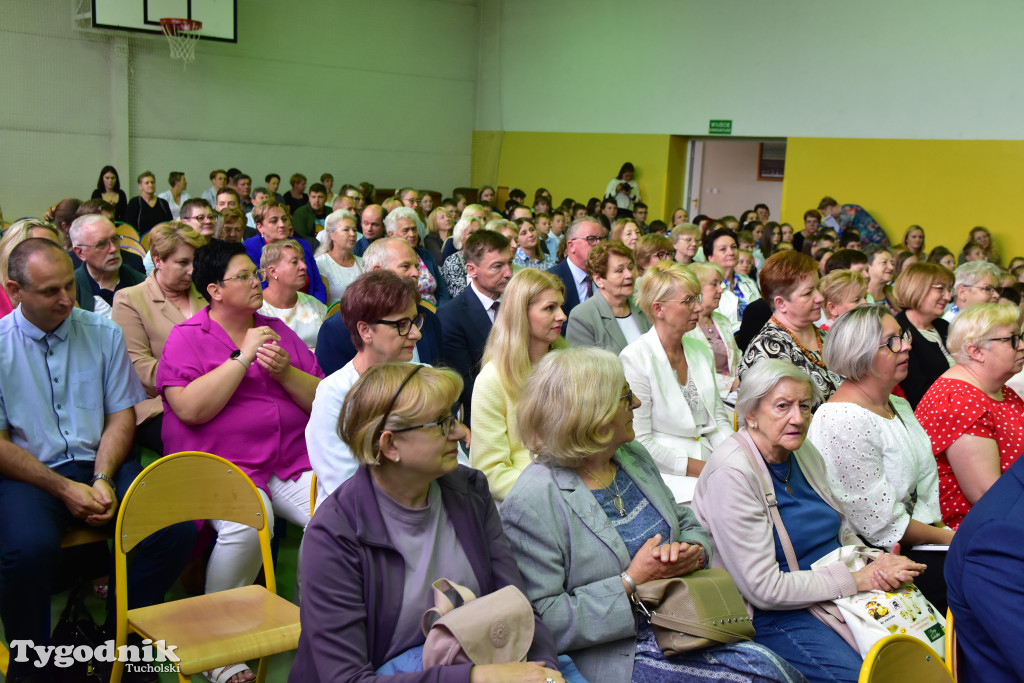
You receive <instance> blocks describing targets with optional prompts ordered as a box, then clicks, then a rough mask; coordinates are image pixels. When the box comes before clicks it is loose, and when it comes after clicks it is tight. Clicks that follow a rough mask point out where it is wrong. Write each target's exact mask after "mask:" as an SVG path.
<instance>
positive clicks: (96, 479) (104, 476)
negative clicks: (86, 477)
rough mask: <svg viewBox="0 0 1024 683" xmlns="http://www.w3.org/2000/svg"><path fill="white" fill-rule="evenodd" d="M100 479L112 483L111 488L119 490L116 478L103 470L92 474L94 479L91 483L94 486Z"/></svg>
mask: <svg viewBox="0 0 1024 683" xmlns="http://www.w3.org/2000/svg"><path fill="white" fill-rule="evenodd" d="M100 479H102V480H103V481H105V482H107V483H108V484H110V488H112V489H114V490H115V491H116V490H117V487H116V486H114V480H113V479H111V478H110V477H108V476H107V475H105V474H103V473H102V472H100V473H99V474H94V475H92V480H91V481H90V482H89V485H90V486H92V485H93V484H95V483H96V482H97V481H99V480H100Z"/></svg>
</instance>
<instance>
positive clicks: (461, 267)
mask: <svg viewBox="0 0 1024 683" xmlns="http://www.w3.org/2000/svg"><path fill="white" fill-rule="evenodd" d="M467 211H468V210H467ZM483 227H484V222H483V220H481V219H480V218H477V217H476V216H471V215H467V212H466V211H464V212H463V215H462V218H460V219H459V222H458V223H456V224H455V228H454V229H453V230H452V236H451V239H450V240H449V243H450V244H453V245H454V247H455V250H454V251H453V252H452V253H451V254H450V255H448V256H447V257H445V260H444V263H443V264H441V277H443V278H444V283H445V285H446V286H447V287H448V294H449V295H450V296H451V297H452V298H453V299H454V298H455V297H457V296H458V295H459V294H462V290H464V289H465V288H466V287H468V286H469V279H468V278H467V277H466V255H465V254H464V253H462V248H463V247H464V246H466V240H467V239H468V238H469V236H470V235H472V234H473V233H474V232H476V231H477V230H480V229H481V228H483Z"/></svg>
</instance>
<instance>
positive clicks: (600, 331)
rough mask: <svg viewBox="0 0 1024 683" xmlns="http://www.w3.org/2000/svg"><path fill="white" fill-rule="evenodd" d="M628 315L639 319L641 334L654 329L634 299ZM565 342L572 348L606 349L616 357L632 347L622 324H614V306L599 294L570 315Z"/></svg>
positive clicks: (573, 310)
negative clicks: (594, 347) (624, 333)
mask: <svg viewBox="0 0 1024 683" xmlns="http://www.w3.org/2000/svg"><path fill="white" fill-rule="evenodd" d="M629 312H630V313H631V314H632V316H633V319H634V320H636V324H637V327H639V328H640V334H643V333H644V332H646V331H647V330H649V329H651V323H650V322H648V320H647V317H646V316H645V315H644V314H643V311H641V310H640V309H639V308H637V307H636V304H634V303H633V301H632V300H630V302H629ZM565 340H566V341H567V342H569V343H570V344H572V345H573V346H596V347H597V348H599V349H606V350H608V351H611V352H612V353H614V354H615V355H616V356H617V355H619V353H621V352H622V349H624V348H626V346H627V345H628V344H629V342H627V341H626V337H625V335H623V334H622V328H620V327H619V323H617V322H616V321H615V314H614V313H612V307H611V305H609V304H608V300H607V299H605V298H604V296H602V295H601V293H600V292H594V296H592V297H590V298H589V299H587V300H586V301H584V302H583V303H581V304H580V305H579V306H577V307H575V308H574V309H572V312H571V313H569V321H568V322H567V323H566V324H565Z"/></svg>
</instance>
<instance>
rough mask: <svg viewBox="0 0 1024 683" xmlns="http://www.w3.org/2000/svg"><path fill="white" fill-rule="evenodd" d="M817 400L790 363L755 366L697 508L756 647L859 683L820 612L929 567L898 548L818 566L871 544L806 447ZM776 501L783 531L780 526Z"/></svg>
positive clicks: (813, 677)
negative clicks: (865, 560)
mask: <svg viewBox="0 0 1024 683" xmlns="http://www.w3.org/2000/svg"><path fill="white" fill-rule="evenodd" d="M819 399H820V394H819V390H818V389H817V388H816V387H815V386H814V384H813V383H812V382H811V380H810V377H808V376H807V374H805V373H804V372H802V371H801V370H800V369H798V368H797V367H796V366H794V365H793V364H792V363H789V362H788V361H784V360H778V359H766V360H763V361H761V362H760V363H758V364H757V365H755V366H753V367H752V368H750V369H749V370H748V371H747V373H746V375H745V376H744V377H743V382H742V383H741V384H740V390H739V397H738V400H737V402H736V411H737V414H738V416H739V421H740V424H741V425H744V428H743V429H741V430H740V431H739V432H738V433H736V434H735V435H733V436H732V437H730V438H728V439H726V440H725V441H724V442H722V443H721V444H720V445H719V446H718V447H717V448H716V449H715V451H714V452H713V453H712V454H711V457H710V459H709V460H708V462H707V464H706V465H705V467H704V471H703V472H702V473H701V475H700V478H699V479H698V481H697V490H696V493H695V496H694V500H693V509H694V512H695V513H696V514H697V518H698V519H699V520H700V522H701V524H702V525H703V526H704V528H705V529H707V530H708V531H709V532H710V534H711V545H712V548H713V555H712V557H713V558H714V559H713V565H714V566H717V567H721V568H723V569H725V570H727V571H728V572H729V574H730V575H731V576H732V578H733V579H734V580H735V581H736V585H737V587H738V588H739V590H740V593H741V594H742V595H743V597H744V599H745V600H746V601H747V603H748V610H750V612H751V616H753V618H754V627H755V629H756V630H757V636H756V637H755V638H754V640H755V642H757V643H760V644H762V645H765V646H767V647H769V648H771V649H772V650H774V651H775V652H777V653H778V654H779V655H781V656H782V657H784V658H785V659H787V660H788V661H789V662H790V663H791V664H793V666H795V667H796V668H797V669H799V670H800V672H801V673H802V674H804V676H806V677H807V680H808V681H811V682H812V683H814V682H817V681H829V682H831V681H851V682H852V681H856V680H857V679H858V676H859V674H860V667H861V657H860V655H859V654H858V652H857V651H856V650H855V649H854V648H853V647H851V646H850V643H851V642H852V639H851V640H847V639H846V638H845V637H844V636H843V635H842V634H841V633H839V632H838V631H834V630H832V629H831V628H830V627H829V626H828V625H826V623H825V622H823V621H821V620H820V617H818V615H819V614H821V615H822V616H824V615H823V611H824V609H825V608H834V606H833V605H832V603H831V600H833V599H835V598H839V597H844V596H849V595H853V594H855V593H858V592H860V591H864V590H870V589H879V590H892V589H895V588H897V587H898V586H899V585H900V584H901V583H902V582H904V581H913V579H914V577H915V576H917V575H918V574H919V573H921V572H923V571H924V570H925V566H924V565H922V564H917V563H915V562H911V561H910V560H908V559H907V558H905V557H903V556H901V555H899V554H898V553H899V544H897V545H896V546H894V547H893V552H892V553H888V554H885V555H882V556H881V557H880V558H879V559H878V560H876V561H875V562H873V563H871V564H870V565H868V566H867V567H865V568H864V569H861V570H859V571H856V572H851V571H850V570H849V569H847V567H846V565H845V564H843V563H834V564H831V565H828V566H826V567H824V568H822V569H814V570H811V569H810V566H811V563H812V562H815V561H816V560H818V559H820V558H821V557H824V556H825V555H827V554H828V553H829V552H831V551H833V550H835V549H837V548H839V547H841V546H844V545H865V544H864V542H863V541H862V540H861V539H859V538H858V537H857V535H856V534H855V533H854V532H853V531H852V530H851V528H850V525H849V523H848V522H847V520H846V518H845V517H844V516H843V514H842V513H841V512H839V509H838V506H837V505H836V503H835V501H834V500H833V499H832V495H831V494H830V493H829V490H828V482H827V479H826V475H825V466H824V463H823V461H822V459H821V455H820V454H819V453H818V451H817V449H815V447H814V446H813V445H812V444H811V443H810V442H809V441H805V438H806V436H807V428H808V427H809V426H810V420H811V406H812V405H816V404H817V402H818V400H819ZM765 491H768V492H769V493H768V494H765ZM769 499H773V502H775V503H776V504H777V508H776V509H777V511H778V517H777V518H776V519H778V520H779V521H780V522H781V524H782V527H783V528H780V527H779V526H777V523H776V522H775V521H773V517H772V514H771V513H770V508H769V502H768V500H769ZM787 537H788V538H787ZM790 545H791V547H789V546H790ZM790 558H792V560H793V563H791V562H790ZM793 564H796V566H792V565H793ZM819 603H823V604H819ZM826 618H827V617H826ZM846 635H848V633H847V634H846Z"/></svg>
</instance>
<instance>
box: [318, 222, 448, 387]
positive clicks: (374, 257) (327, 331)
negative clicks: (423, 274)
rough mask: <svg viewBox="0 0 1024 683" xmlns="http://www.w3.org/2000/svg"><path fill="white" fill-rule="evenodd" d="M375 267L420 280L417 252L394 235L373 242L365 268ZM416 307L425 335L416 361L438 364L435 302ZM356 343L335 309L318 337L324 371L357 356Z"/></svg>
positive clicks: (439, 332)
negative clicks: (421, 318)
mask: <svg viewBox="0 0 1024 683" xmlns="http://www.w3.org/2000/svg"><path fill="white" fill-rule="evenodd" d="M374 270H390V271H391V272H392V273H395V274H396V275H400V276H403V277H409V278H412V279H413V280H417V281H418V280H419V276H420V261H419V257H418V256H416V252H415V251H413V250H412V247H410V246H409V243H408V242H406V241H405V240H401V239H397V238H394V237H386V238H383V239H379V240H377V241H376V242H374V243H373V244H371V245H370V246H369V247H368V248H367V249H366V252H365V253H364V254H363V272H365V273H369V272H371V271H374ZM416 308H417V310H418V311H419V312H420V313H422V314H423V328H422V329H421V330H420V333H421V334H422V335H423V336H422V338H421V339H420V340H419V341H418V342H416V355H415V356H414V357H413V360H414V361H418V362H420V363H427V364H428V365H435V364H437V362H438V359H439V357H440V353H441V339H442V326H441V321H440V320H439V319H438V317H437V313H436V312H435V309H434V307H433V306H431V305H430V304H429V303H422V302H421V303H420V304H418V305H417V306H416ZM355 355H356V347H355V346H354V345H353V344H352V336H351V335H350V334H349V331H348V328H346V327H345V323H344V322H343V321H342V319H341V315H340V314H337V313H335V314H334V315H332V316H331V317H330V318H328V319H327V320H325V321H324V324H323V325H321V326H320V333H319V334H318V335H317V338H316V360H317V362H318V363H319V364H320V369H321V370H323V371H324V374H326V375H330V374H331V373H333V372H334V371H336V370H340V369H341V368H343V367H345V365H346V364H347V363H348V362H349V361H350V360H352V359H353V358H355Z"/></svg>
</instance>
